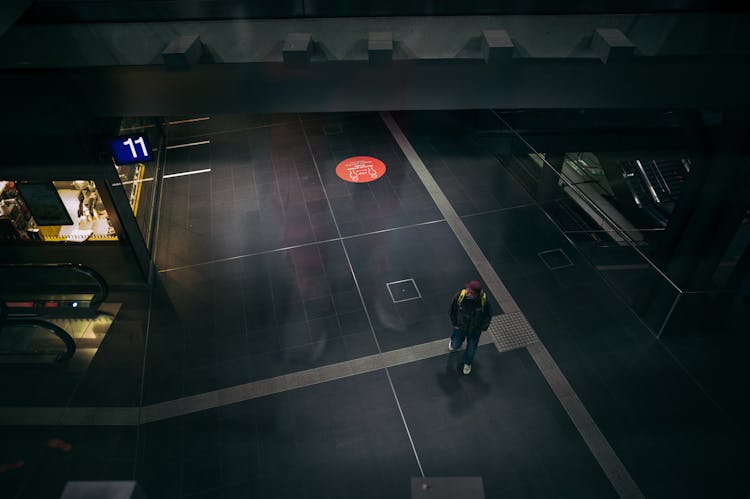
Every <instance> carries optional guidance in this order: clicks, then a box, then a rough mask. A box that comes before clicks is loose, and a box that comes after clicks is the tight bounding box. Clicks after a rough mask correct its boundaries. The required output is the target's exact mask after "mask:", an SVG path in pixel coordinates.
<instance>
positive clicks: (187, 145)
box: [166, 140, 211, 150]
mask: <svg viewBox="0 0 750 499" xmlns="http://www.w3.org/2000/svg"><path fill="white" fill-rule="evenodd" d="M210 143H211V141H210V140H199V141H198V142H189V143H187V144H175V145H172V146H167V147H166V149H167V150H169V149H182V148H183V147H193V146H202V145H206V144H210Z"/></svg>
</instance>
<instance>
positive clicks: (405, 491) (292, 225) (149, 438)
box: [0, 113, 750, 499]
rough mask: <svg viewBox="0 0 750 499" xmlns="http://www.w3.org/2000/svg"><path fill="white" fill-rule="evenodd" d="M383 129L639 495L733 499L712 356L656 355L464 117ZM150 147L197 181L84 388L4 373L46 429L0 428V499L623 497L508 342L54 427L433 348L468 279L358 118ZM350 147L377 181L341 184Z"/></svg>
mask: <svg viewBox="0 0 750 499" xmlns="http://www.w3.org/2000/svg"><path fill="white" fill-rule="evenodd" d="M394 116H395V117H396V119H397V121H398V123H399V124H400V125H401V127H402V129H403V130H404V132H405V134H406V136H407V137H408V139H409V141H410V142H411V144H412V145H413V147H414V149H415V150H416V152H417V153H418V154H419V156H420V157H421V159H422V160H423V161H424V163H425V165H426V167H427V169H428V171H429V172H430V174H431V175H432V176H433V178H434V179H435V180H436V182H437V184H438V186H439V188H440V189H441V190H442V192H443V193H444V194H445V196H446V197H447V198H448V201H449V202H450V204H451V205H452V206H453V208H454V209H455V210H456V212H457V213H458V215H460V217H461V220H462V222H463V223H464V224H465V226H466V227H467V229H468V230H469V232H470V234H471V237H473V239H474V240H475V241H476V242H477V244H478V245H479V247H480V248H481V250H482V252H483V253H484V255H485V256H486V258H487V259H488V261H489V262H490V263H491V265H492V267H493V268H494V269H495V271H496V272H497V274H498V275H499V276H500V278H501V279H502V281H503V282H504V283H505V285H506V287H507V288H508V290H509V292H510V293H511V295H512V296H513V298H514V299H515V301H516V302H517V303H518V305H519V307H520V309H521V310H522V312H523V313H524V314H525V316H526V317H527V318H528V321H529V322H530V324H531V325H532V326H533V328H534V329H535V331H536V333H537V334H538V336H539V338H540V339H541V341H542V342H543V343H544V345H545V346H546V347H547V349H548V350H549V352H550V354H551V355H552V357H553V358H554V360H555V361H556V362H557V364H558V365H559V367H560V370H561V371H562V373H563V374H564V375H565V377H566V378H567V379H568V381H569V382H570V385H571V386H572V388H573V389H574V390H575V393H576V394H577V396H578V397H579V398H580V400H581V402H582V403H583V405H584V406H585V407H586V408H587V409H588V412H589V413H590V414H591V417H592V418H593V420H594V421H595V422H596V424H597V425H598V427H599V429H601V431H602V433H603V435H604V436H605V437H606V439H607V440H608V441H609V443H610V444H611V446H612V448H613V449H614V451H615V452H616V453H617V455H618V457H619V458H620V460H621V461H622V463H623V464H624V466H625V467H626V468H627V470H628V471H629V472H630V474H631V476H632V478H633V480H634V481H635V482H636V483H637V485H638V487H639V488H640V490H641V491H642V492H643V494H644V495H645V496H646V497H649V498H650V497H665V498H666V497H738V498H740V497H746V496H747V494H748V492H749V491H750V487H748V485H747V481H746V478H745V477H746V475H747V472H748V471H750V457H748V455H747V449H748V448H750V445H748V444H749V443H750V442H749V441H748V436H749V434H748V426H747V421H748V420H750V418H748V417H747V416H748V408H747V405H748V404H747V393H748V390H747V388H748V382H747V380H746V376H745V377H744V378H742V377H739V376H737V372H741V370H739V368H736V369H734V370H732V369H729V368H726V367H724V368H723V369H720V370H719V372H721V373H723V375H724V376H725V377H724V378H718V379H717V376H716V374H715V372H716V371H715V370H712V369H710V364H711V362H713V363H714V364H720V363H721V359H718V358H714V359H704V360H703V361H702V362H699V361H698V360H697V359H698V357H697V354H696V352H697V351H698V350H699V349H709V351H711V352H712V353H713V354H714V355H721V354H725V353H728V352H730V351H731V350H736V348H734V349H732V348H728V347H726V346H723V345H721V344H719V343H718V342H709V340H707V339H704V340H701V341H700V342H697V341H696V342H695V343H694V344H691V343H689V342H680V341H678V340H670V342H669V343H667V342H660V341H657V340H655V339H654V337H653V335H652V333H651V332H650V331H649V330H648V329H647V328H646V327H645V326H644V325H643V324H642V323H641V322H640V321H639V320H638V318H637V317H636V316H635V315H634V314H633V313H632V312H631V311H630V310H629V308H628V307H627V306H626V304H625V303H623V301H622V300H621V299H620V298H619V297H618V295H616V294H615V293H614V292H613V290H612V289H611V288H610V287H609V286H608V285H607V284H606V282H605V281H604V280H603V279H602V277H601V275H600V274H599V273H598V272H597V271H596V270H595V269H594V268H593V267H592V265H591V264H590V262H589V260H588V258H587V255H586V253H585V252H582V251H581V249H580V248H579V247H577V246H574V245H573V244H574V243H577V241H576V240H575V239H572V238H570V237H568V236H569V235H568V234H566V233H564V231H561V228H560V225H559V224H556V223H555V220H556V219H555V218H554V217H551V216H549V211H550V209H549V208H550V203H554V202H556V201H555V200H554V199H552V200H550V199H549V198H546V199H545V200H544V201H543V202H538V201H537V200H536V199H535V198H534V197H533V196H532V195H531V194H530V193H529V192H528V191H527V189H526V188H525V187H524V186H523V185H522V184H521V183H520V182H519V179H518V178H517V177H516V176H514V174H513V170H512V168H508V167H507V165H506V164H505V163H504V162H503V161H502V158H500V160H499V159H498V158H497V157H496V156H495V155H494V154H491V153H490V152H489V151H488V150H486V149H485V148H484V146H483V144H482V142H481V140H477V138H476V136H475V135H473V134H472V133H471V131H467V130H466V128H464V127H461V126H456V127H445V126H442V125H440V124H444V123H445V122H446V120H447V121H448V122H450V120H455V121H456V122H458V121H459V117H458V115H456V116H453V115H451V113H399V114H396V115H394ZM194 142H199V143H200V144H197V145H193V146H189V147H177V148H174V147H173V146H180V145H184V144H188V143H194ZM168 145H169V146H172V147H173V148H171V149H169V151H168V152H167V160H166V172H165V173H167V174H175V173H185V172H191V171H196V170H204V169H210V172H205V173H196V174H192V175H184V176H176V177H172V178H168V179H165V181H164V186H163V192H162V194H161V208H160V213H159V225H158V232H157V240H156V249H155V262H156V265H157V267H158V269H159V273H158V278H157V280H156V284H155V286H154V288H153V290H152V291H150V292H149V293H146V294H144V293H139V292H131V291H121V292H118V294H117V295H116V296H114V297H113V298H112V299H111V301H118V302H122V303H123V307H122V309H121V312H120V315H118V319H117V321H116V322H115V324H113V326H112V329H111V331H110V332H109V333H108V335H107V337H106V339H105V343H104V344H103V345H102V347H101V348H100V351H99V353H98V354H97V356H96V357H95V359H94V362H92V365H91V367H90V368H89V371H88V372H86V373H84V374H80V373H67V372H65V369H64V368H51V367H50V368H44V369H45V370H44V372H41V371H39V369H40V368H39V367H34V368H32V367H29V366H26V367H23V366H15V367H6V366H2V372H3V374H4V375H5V376H4V378H5V379H6V380H13V379H22V380H23V382H19V383H17V384H14V383H10V384H8V386H10V388H7V389H5V391H4V395H3V397H2V400H3V404H2V405H3V407H5V408H9V407H17V408H21V409H22V410H24V411H27V412H28V414H30V415H34V414H41V416H39V419H40V421H42V422H41V423H36V424H32V423H30V424H28V425H19V424H14V425H12V426H9V425H5V426H0V442H2V445H0V496H2V497H14V498H15V497H18V498H21V497H23V498H26V497H28V498H46V497H49V498H55V497H58V496H59V494H60V491H61V490H62V487H63V485H64V483H65V482H66V481H68V480H130V479H136V480H137V481H138V482H139V483H140V485H141V486H142V487H143V489H144V491H145V492H146V494H147V495H148V497H152V498H199V497H200V498H204V497H205V498H235V497H237V498H239V497H247V498H250V497H279V498H342V499H343V498H353V497H363V498H364V497H372V498H385V497H387V498H404V499H406V498H408V497H409V490H410V489H409V486H410V485H409V480H410V478H411V477H415V476H420V475H421V474H422V473H424V475H426V476H481V477H482V478H483V481H484V487H485V492H486V496H487V497H488V498H499V497H509V498H510V497H513V498H520V497H540V498H541V497H544V498H547V497H571V498H573V497H575V498H589V497H590V498H605V497H617V493H616V492H615V489H614V488H613V486H612V485H611V483H610V481H609V479H608V478H607V476H606V475H605V473H604V472H603V471H602V468H601V467H600V465H599V463H598V462H597V459H596V457H595V455H594V453H592V452H591V450H590V449H589V448H588V447H587V445H586V443H585V442H584V440H583V438H582V437H581V433H580V432H579V429H577V428H576V426H575V425H574V423H573V421H572V420H571V419H570V417H569V416H568V414H567V413H566V411H565V410H564V408H563V406H562V405H561V403H560V401H559V400H558V398H557V397H556V395H555V393H554V391H553V390H552V389H551V388H550V386H549V384H548V383H547V381H546V379H545V377H544V376H543V375H542V373H541V372H540V370H539V368H538V367H537V364H535V362H534V361H533V360H532V358H531V356H530V355H529V353H528V351H527V350H526V349H525V348H519V349H513V350H510V351H503V352H500V351H498V349H497V348H495V346H494V345H493V344H491V343H490V344H486V345H484V346H482V347H480V349H479V352H478V354H477V360H476V362H475V365H474V372H473V373H472V374H471V376H463V375H461V374H460V373H459V369H460V359H459V355H457V354H449V353H448V352H447V351H446V352H445V353H441V354H439V355H432V356H428V357H427V358H419V359H416V360H405V361H403V362H399V363H398V364H397V365H393V366H391V367H389V368H388V369H382V368H380V369H373V370H370V371H369V372H364V371H358V372H357V373H356V374H352V375H341V376H338V375H337V379H331V380H330V381H325V382H315V381H311V382H309V383H306V384H304V385H303V386H299V387H296V388H294V389H283V390H270V391H269V392H268V394H267V395H262V396H253V397H246V398H245V399H242V400H241V401H239V402H236V401H235V402H234V403H221V402H210V403H207V405H205V406H202V408H195V409H193V408H190V407H187V408H185V407H183V408H182V409H180V411H177V412H174V413H172V415H167V416H164V417H163V418H161V419H159V420H154V421H153V422H142V423H141V424H131V425H122V424H97V425H91V424H88V425H87V424H84V423H80V422H79V423H78V424H64V421H66V419H65V414H66V408H80V407H98V408H106V407H111V408H113V410H121V409H122V408H129V407H140V406H143V407H144V408H145V407H148V406H150V407H156V406H159V404H169V403H171V401H175V400H177V401H195V400H198V399H200V398H201V397H204V396H205V397H208V395H210V394H216V393H223V392H222V390H225V389H230V388H232V387H237V386H244V385H245V384H252V383H261V384H262V383H264V382H265V381H266V380H276V379H281V378H279V377H283V376H285V375H294V374H295V373H300V372H308V371H310V370H315V369H316V368H324V367H326V366H332V365H333V366H335V365H341V364H340V363H346V362H349V361H357V359H362V358H372V356H377V355H378V354H380V353H387V352H395V351H399V350H400V349H404V351H408V350H409V349H410V348H418V347H420V346H421V345H424V344H427V343H429V342H434V341H438V340H441V339H446V338H447V336H448V334H449V329H450V327H449V326H450V325H449V322H448V319H447V312H448V305H449V303H450V299H451V297H452V295H453V293H455V292H456V291H458V289H459V288H460V287H461V285H462V284H463V283H464V282H465V281H466V280H468V279H469V278H474V277H476V276H477V270H476V268H475V267H474V264H473V263H472V260H471V259H470V258H469V257H468V256H467V254H466V252H465V251H464V248H463V247H462V244H461V242H460V241H459V240H458V238H457V237H456V235H455V234H454V233H453V231H452V230H451V227H450V226H449V224H448V223H447V222H446V221H445V220H444V219H443V215H442V214H441V211H440V210H439V209H438V207H437V206H436V204H435V203H434V202H433V198H432V197H431V195H430V193H429V192H428V190H427V189H426V187H425V185H424V184H423V182H422V181H421V180H420V178H419V177H418V176H417V174H416V173H415V171H414V170H413V169H412V167H411V165H410V163H409V161H408V160H407V158H406V156H405V155H404V154H403V153H402V151H401V149H400V148H399V146H398V145H397V143H396V141H395V140H394V138H393V136H392V135H391V133H390V132H389V130H388V129H387V127H386V126H385V125H384V122H383V120H382V119H381V117H380V116H379V115H378V114H376V113H357V114H330V115H326V114H324V115H308V116H296V115H283V116H263V117H251V116H231V117H230V116H219V117H212V118H211V119H210V120H205V121H200V122H195V123H190V124H179V125H174V126H170V127H169V142H168ZM360 155H364V156H374V157H377V158H379V159H381V160H382V161H384V162H385V163H386V165H387V172H386V175H385V176H384V177H383V178H381V179H379V180H377V181H375V182H372V183H367V184H352V183H346V182H343V181H341V180H340V179H339V178H338V177H336V176H335V173H334V168H335V166H336V164H337V163H338V162H339V161H341V160H343V159H345V158H347V157H350V156H360ZM560 251H561V252H562V254H564V256H560V255H561V253H560ZM544 257H547V259H546V260H545V258H544ZM555 262H558V263H560V262H562V263H563V264H561V265H556V264H555ZM409 279H411V280H413V282H414V284H415V286H416V289H418V291H419V295H420V296H419V297H418V298H416V299H411V300H406V301H401V302H398V303H394V300H393V296H392V295H391V293H389V291H388V287H387V285H388V283H393V282H397V281H404V280H409ZM115 298H116V300H115ZM492 305H493V309H494V311H495V313H496V314H502V313H503V310H502V308H501V307H500V306H499V305H498V303H497V301H495V300H494V298H492ZM736 342H741V339H736ZM725 343H728V341H727V340H725ZM665 347H668V348H665ZM675 352H678V353H679V355H677V354H675ZM731 358H732V360H733V362H735V363H739V362H740V359H738V358H736V357H731ZM310 372H313V371H310ZM712 372H713V373H714V374H710V373H712ZM743 394H744V395H743ZM183 405H185V406H187V405H189V404H188V403H187V402H184V403H183ZM34 407H43V408H45V409H36V410H35V409H33V408H34ZM196 407H197V406H196ZM144 410H145V409H144ZM45 411H46V412H45ZM165 414H166V413H165ZM0 417H2V416H1V415H0ZM45 418H46V419H45ZM141 421H143V420H141ZM56 439H57V440H56ZM60 442H63V443H64V444H65V445H63V444H60ZM18 463H21V464H20V465H19V464H18Z"/></svg>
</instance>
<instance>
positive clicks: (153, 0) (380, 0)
mask: <svg viewBox="0 0 750 499" xmlns="http://www.w3.org/2000/svg"><path fill="white" fill-rule="evenodd" d="M740 3H741V2H735V1H731V0H628V1H623V0H568V1H565V2H563V1H560V0H500V1H498V0H463V1H456V0H389V1H384V0H369V1H365V2H362V1H353V0H271V1H269V0H36V1H35V2H34V3H33V5H32V7H31V8H30V9H29V10H28V12H27V13H26V15H25V16H24V17H23V18H22V21H21V22H23V23H42V22H43V23H71V22H122V21H169V20H187V19H204V20H205V19H279V18H305V17H309V18H313V17H370V16H457V15H507V14H594V13H612V14H621V13H635V12H642V13H654V12H691V11H700V12H705V11H713V12H717V11H728V10H743V8H742V7H738V5H740ZM744 10H747V7H745V8H744Z"/></svg>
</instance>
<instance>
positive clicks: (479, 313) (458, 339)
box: [448, 281, 492, 374]
mask: <svg viewBox="0 0 750 499" xmlns="http://www.w3.org/2000/svg"><path fill="white" fill-rule="evenodd" d="M450 316H451V323H452V324H453V334H452V335H451V339H450V341H449V342H448V350H450V351H451V352H455V351H456V350H458V349H459V348H461V345H462V344H463V342H464V339H465V340H466V353H464V374H469V373H470V372H471V363H472V361H473V360H474V354H475V353H476V352H477V345H478V344H479V336H480V335H481V334H482V331H487V328H488V327H490V320H492V308H491V306H490V301H489V300H488V299H487V294H486V293H485V292H484V291H482V283H480V282H479V281H471V282H468V283H467V284H466V288H465V289H462V290H461V291H460V292H459V293H457V294H456V296H454V297H453V301H452V302H451V312H450Z"/></svg>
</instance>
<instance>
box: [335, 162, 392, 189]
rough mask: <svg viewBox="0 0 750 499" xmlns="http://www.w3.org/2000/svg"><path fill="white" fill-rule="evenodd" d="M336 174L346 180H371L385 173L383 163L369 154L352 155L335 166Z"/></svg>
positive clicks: (360, 181)
mask: <svg viewBox="0 0 750 499" xmlns="http://www.w3.org/2000/svg"><path fill="white" fill-rule="evenodd" d="M336 175H338V176H339V178H341V179H342V180H346V181H347V182H356V183H358V184H362V183H364V182H372V181H373V180H377V179H379V178H380V177H382V176H383V175H385V163H383V162H382V161H380V160H379V159H377V158H371V157H370V156H354V157H353V158H346V159H345V160H344V161H342V162H341V163H339V164H338V166H336Z"/></svg>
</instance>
